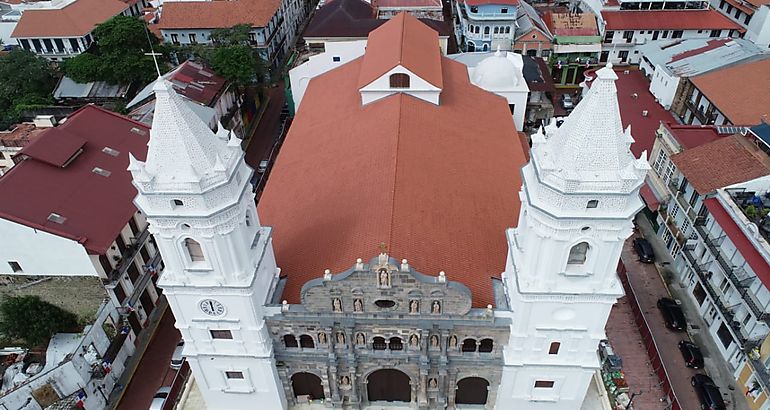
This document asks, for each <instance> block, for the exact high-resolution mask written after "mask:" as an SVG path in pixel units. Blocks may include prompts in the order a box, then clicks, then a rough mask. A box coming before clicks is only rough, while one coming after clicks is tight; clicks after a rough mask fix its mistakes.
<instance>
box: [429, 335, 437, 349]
mask: <svg viewBox="0 0 770 410" xmlns="http://www.w3.org/2000/svg"><path fill="white" fill-rule="evenodd" d="M430 347H438V336H436V335H433V336H431V337H430Z"/></svg>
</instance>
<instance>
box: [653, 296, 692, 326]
mask: <svg viewBox="0 0 770 410" xmlns="http://www.w3.org/2000/svg"><path fill="white" fill-rule="evenodd" d="M658 309H660V313H661V314H662V315H663V320H664V321H665V322H666V327H668V328H669V329H671V330H675V331H678V332H681V331H683V330H685V329H687V321H686V320H685V319H684V313H683V312H682V308H681V307H679V304H678V303H676V301H675V300H674V299H671V298H660V299H658Z"/></svg>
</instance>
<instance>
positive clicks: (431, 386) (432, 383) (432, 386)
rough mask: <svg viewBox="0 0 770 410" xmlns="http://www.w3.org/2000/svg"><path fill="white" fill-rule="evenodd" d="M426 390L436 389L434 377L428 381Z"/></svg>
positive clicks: (436, 382) (436, 384) (436, 383)
mask: <svg viewBox="0 0 770 410" xmlns="http://www.w3.org/2000/svg"><path fill="white" fill-rule="evenodd" d="M428 388H429V389H437V388H438V381H437V380H436V378H435V377H431V378H430V379H428Z"/></svg>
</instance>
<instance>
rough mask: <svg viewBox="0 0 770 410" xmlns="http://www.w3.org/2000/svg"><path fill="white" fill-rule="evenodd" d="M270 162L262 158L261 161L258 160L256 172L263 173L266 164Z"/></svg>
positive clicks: (265, 169)
mask: <svg viewBox="0 0 770 410" xmlns="http://www.w3.org/2000/svg"><path fill="white" fill-rule="evenodd" d="M269 163H270V162H269V161H268V160H266V159H263V160H262V161H259V168H257V172H258V173H260V174H264V173H265V171H267V165H268V164H269Z"/></svg>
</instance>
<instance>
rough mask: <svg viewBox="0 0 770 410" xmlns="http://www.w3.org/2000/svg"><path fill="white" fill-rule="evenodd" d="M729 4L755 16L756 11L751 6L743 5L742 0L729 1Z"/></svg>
mask: <svg viewBox="0 0 770 410" xmlns="http://www.w3.org/2000/svg"><path fill="white" fill-rule="evenodd" d="M727 4H729V5H731V6H733V7H735V8H736V9H738V10H740V11H742V12H744V13H746V14H748V15H752V14H754V9H753V8H751V7H750V6H746V5H744V4H743V3H741V0H727Z"/></svg>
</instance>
